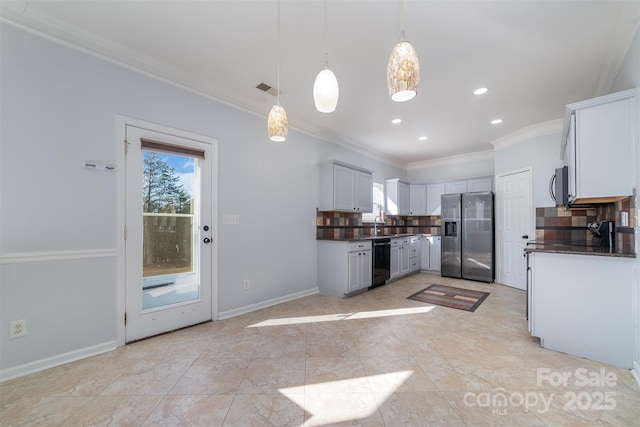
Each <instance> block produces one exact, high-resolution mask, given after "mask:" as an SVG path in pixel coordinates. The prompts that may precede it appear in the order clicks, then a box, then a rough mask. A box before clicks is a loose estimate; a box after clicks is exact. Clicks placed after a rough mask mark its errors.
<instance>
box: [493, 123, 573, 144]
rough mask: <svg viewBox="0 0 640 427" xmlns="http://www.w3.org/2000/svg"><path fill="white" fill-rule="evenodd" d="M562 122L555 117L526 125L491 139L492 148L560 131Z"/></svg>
mask: <svg viewBox="0 0 640 427" xmlns="http://www.w3.org/2000/svg"><path fill="white" fill-rule="evenodd" d="M563 123H564V120H563V119H556V120H550V121H548V122H542V123H538V124H535V125H531V126H527V127H526V128H524V129H520V130H518V131H516V132H513V133H510V134H509V135H505V136H503V137H501V138H498V139H494V140H493V141H491V145H493V148H494V150H496V151H497V150H502V149H503V148H507V147H509V146H511V145H515V144H519V143H521V142H524V141H527V140H529V139H532V138H536V137H539V136H544V135H549V134H552V133H561V132H562V125H563Z"/></svg>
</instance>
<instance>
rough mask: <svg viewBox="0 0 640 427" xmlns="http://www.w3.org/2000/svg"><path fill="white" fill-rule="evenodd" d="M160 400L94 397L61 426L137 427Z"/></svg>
mask: <svg viewBox="0 0 640 427" xmlns="http://www.w3.org/2000/svg"><path fill="white" fill-rule="evenodd" d="M161 399H162V397H159V396H126V397H125V396H98V397H94V398H93V399H92V400H91V401H90V402H89V403H87V404H86V405H85V406H83V407H82V408H81V409H80V410H79V411H78V412H76V413H75V414H74V415H73V416H72V417H71V418H69V419H68V420H66V421H65V422H64V423H62V424H61V426H63V427H72V426H132V427H133V426H139V425H141V424H142V423H143V422H144V420H145V419H146V418H147V417H148V416H149V414H151V412H152V411H153V408H155V407H156V405H157V404H158V403H159V402H160V400H161Z"/></svg>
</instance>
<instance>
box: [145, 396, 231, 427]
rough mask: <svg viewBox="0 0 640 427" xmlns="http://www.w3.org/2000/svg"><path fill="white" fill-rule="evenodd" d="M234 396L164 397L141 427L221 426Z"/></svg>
mask: <svg viewBox="0 0 640 427" xmlns="http://www.w3.org/2000/svg"><path fill="white" fill-rule="evenodd" d="M233 398H234V395H179V396H166V397H165V398H164V399H163V400H162V402H161V403H160V404H159V405H158V406H157V407H156V409H155V410H154V411H153V412H152V413H151V415H150V416H149V417H148V418H147V420H146V421H145V423H144V424H143V426H149V427H152V426H154V427H155V426H163V427H164V426H176V427H177V426H207V427H216V426H221V425H222V423H223V422H224V420H225V418H226V416H227V413H228V412H229V407H230V406H231V402H232V401H233Z"/></svg>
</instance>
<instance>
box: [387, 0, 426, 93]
mask: <svg viewBox="0 0 640 427" xmlns="http://www.w3.org/2000/svg"><path fill="white" fill-rule="evenodd" d="M419 81H420V64H419V63H418V54H417V53H416V50H415V49H414V48H413V46H412V45H411V43H409V42H408V41H407V40H406V37H405V35H404V4H403V1H402V0H400V42H398V44H396V45H395V46H394V47H393V50H392V51H391V56H389V64H388V65H387V85H388V86H389V95H391V99H392V100H394V101H396V102H404V101H408V100H410V99H413V98H414V97H415V96H416V95H417V94H418V83H419Z"/></svg>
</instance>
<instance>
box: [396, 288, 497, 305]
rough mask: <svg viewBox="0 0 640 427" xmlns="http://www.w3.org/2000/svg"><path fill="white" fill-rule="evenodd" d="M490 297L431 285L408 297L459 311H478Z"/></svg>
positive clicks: (464, 290)
mask: <svg viewBox="0 0 640 427" xmlns="http://www.w3.org/2000/svg"><path fill="white" fill-rule="evenodd" d="M488 296H489V292H480V291H471V290H469V289H461V288H454V287H451V286H443V285H431V286H429V287H428V288H424V289H423V290H421V291H420V292H416V293H415V294H413V295H411V296H409V297H407V299H412V300H416V301H421V302H426V303H429V304H436V305H442V306H444V307H451V308H457V309H459V310H466V311H476V308H478V307H479V306H480V304H482V301H484V300H485V299H486V298H487V297H488Z"/></svg>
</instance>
